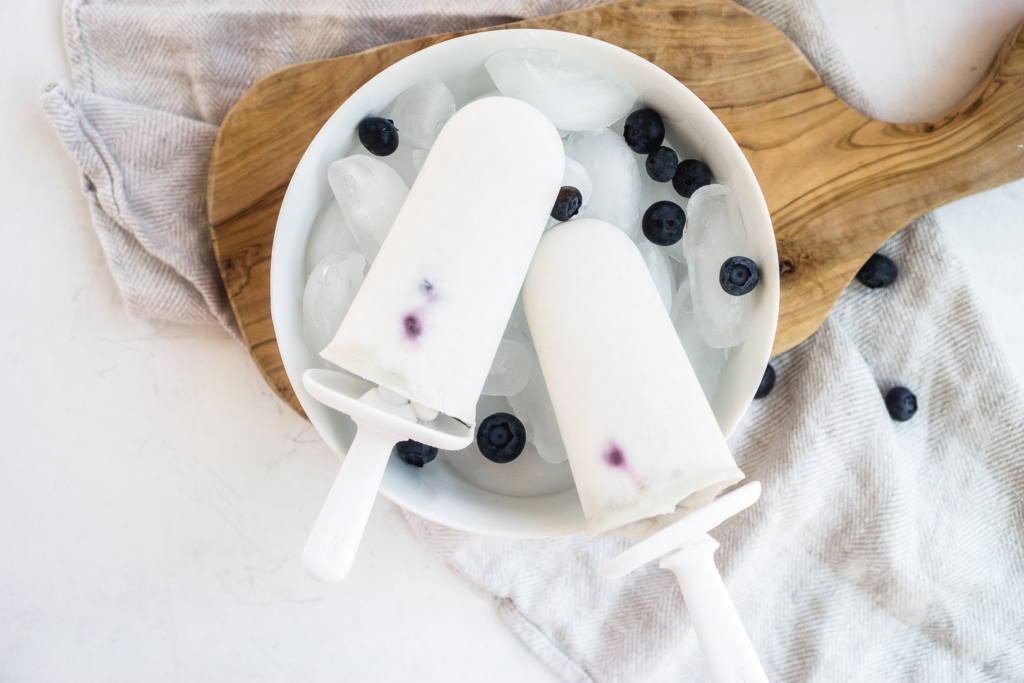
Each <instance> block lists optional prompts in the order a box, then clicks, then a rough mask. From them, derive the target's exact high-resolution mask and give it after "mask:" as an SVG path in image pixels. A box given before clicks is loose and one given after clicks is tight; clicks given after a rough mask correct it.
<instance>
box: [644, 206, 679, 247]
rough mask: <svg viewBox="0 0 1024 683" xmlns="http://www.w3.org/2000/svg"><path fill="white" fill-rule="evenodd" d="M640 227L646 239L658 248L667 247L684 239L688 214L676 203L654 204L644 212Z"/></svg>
mask: <svg viewBox="0 0 1024 683" xmlns="http://www.w3.org/2000/svg"><path fill="white" fill-rule="evenodd" d="M640 227H642V228H643V231H644V237H646V238H647V239H649V240H650V241H651V242H653V243H654V244H657V245H658V246H662V247H667V246H669V245H670V244H675V243H676V242H678V241H679V240H680V239H682V237H683V228H684V227H686V214H685V213H683V207H681V206H679V205H678V204H676V203H675V202H669V201H661V202H654V203H653V204H651V205H650V206H649V207H647V210H646V211H644V217H643V220H642V221H641V223H640Z"/></svg>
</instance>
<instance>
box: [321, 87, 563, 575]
mask: <svg viewBox="0 0 1024 683" xmlns="http://www.w3.org/2000/svg"><path fill="white" fill-rule="evenodd" d="M564 160H565V153H564V151H563V149H562V140H561V138H559V136H558V132H557V131H556V130H555V127H554V126H553V125H552V124H551V122H550V121H548V119H547V118H546V117H545V116H544V115H543V114H541V113H540V112H539V111H538V110H537V109H535V108H534V107H532V106H531V105H529V104H526V103H525V102H520V101H518V100H513V99H508V98H504V97H491V98H487V99H484V100H479V101H477V102H473V103H471V104H469V105H467V106H466V107H465V108H463V109H462V110H461V111H459V112H458V113H456V114H455V115H454V116H453V117H452V118H451V119H450V120H449V121H448V123H447V124H446V125H445V126H444V128H443V129H442V130H441V132H440V134H439V135H438V137H437V141H436V142H435V143H434V146H433V147H432V148H431V150H430V153H429V154H428V155H427V159H426V161H425V162H424V164H423V168H422V169H421V170H420V173H419V175H418V176H417V178H416V182H415V183H414V184H413V186H412V189H411V190H410V191H409V195H408V197H407V198H406V200H405V202H404V204H403V205H402V208H401V210H400V211H399V212H398V215H397V216H396V217H395V221H394V224H393V225H392V227H391V230H390V232H389V233H388V235H387V237H386V238H385V239H384V241H383V243H382V244H381V247H380V251H379V253H378V254H377V258H376V259H375V260H374V262H373V265H372V266H371V267H370V271H369V272H368V273H367V275H366V278H365V280H364V281H363V284H362V286H361V287H360V288H359V291H358V293H357V294H356V296H355V298H354V300H353V301H352V305H351V307H350V308H349V310H348V313H346V315H345V317H344V319H343V321H342V323H341V325H340V327H339V328H338V331H337V333H336V334H335V336H334V339H333V340H332V341H331V343H330V344H328V345H327V346H326V347H325V348H324V350H323V351H322V355H323V357H324V358H326V359H327V360H329V361H332V362H333V363H336V364H337V365H339V366H341V367H342V368H343V369H345V370H348V371H349V372H351V373H353V374H354V375H358V376H359V377H361V378H363V380H369V382H365V381H362V380H360V379H357V378H356V377H352V376H351V375H347V374H343V373H339V372H332V371H330V370H320V369H310V370H307V371H306V372H305V373H304V374H303V378H302V380H303V386H304V387H305V389H306V390H307V391H308V392H309V393H310V394H311V395H312V396H313V397H315V398H316V399H317V400H319V401H320V402H322V403H324V404H325V405H328V406H330V407H332V408H334V409H336V410H339V411H341V412H344V413H346V414H347V415H349V416H350V417H351V418H352V419H353V420H354V421H355V423H356V435H355V439H354V440H353V442H352V445H351V446H350V447H349V449H348V452H347V454H346V455H345V460H344V461H343V462H342V466H341V470H340V471H339V472H338V477H337V479H336V481H335V482H334V485H333V486H332V488H331V491H330V493H329V494H328V496H327V500H326V501H325V503H324V506H323V509H322V510H321V512H320V515H319V516H318V517H317V520H316V523H315V524H314V525H313V529H312V531H311V532H310V536H309V540H308V541H307V542H306V546H305V549H304V550H303V554H302V564H303V568H304V569H305V570H306V572H307V573H308V574H309V575H310V576H313V577H314V578H317V579H319V580H321V581H340V580H341V579H342V578H344V577H345V576H346V575H347V574H348V571H349V569H350V567H351V566H352V561H353V558H354V556H355V552H356V549H357V548H358V545H359V541H360V539H361V538H362V533H363V529H364V528H365V526H366V520H367V518H368V517H369V514H370V508H371V507H372V505H373V500H374V497H375V495H376V492H377V488H378V487H379V486H380V481H381V478H382V477H383V476H384V470H385V469H386V466H387V463H388V458H389V456H390V454H391V450H392V448H393V447H394V445H395V444H396V443H398V442H399V441H404V440H406V439H412V440H414V441H418V442H420V443H424V444H427V445H429V446H434V447H436V448H444V449H460V448H464V447H465V446H466V445H467V444H469V443H470V441H471V439H472V433H473V432H472V427H473V423H474V422H475V413H476V403H477V399H478V398H479V397H480V391H481V389H482V388H483V385H484V382H485V381H486V379H487V374H488V371H489V370H490V366H491V362H492V360H493V358H494V354H495V352H496V350H497V348H498V344H499V343H500V342H501V337H502V334H503V332H504V331H505V327H506V324H507V322H508V319H509V316H510V315H511V313H512V308H513V306H514V305H515V302H516V298H517V297H518V295H519V289H520V287H521V286H522V283H523V278H524V277H525V276H526V271H527V269H528V268H529V266H530V259H531V258H532V257H533V252H534V251H535V250H536V248H537V243H538V241H539V240H540V236H541V233H542V232H543V231H544V227H545V225H546V223H547V218H548V215H549V213H550V212H551V207H552V206H553V205H554V203H555V197H556V196H557V194H558V190H559V188H560V186H561V181H562V174H563V166H564ZM329 175H330V174H329ZM374 385H377V386H374ZM439 413H441V414H439Z"/></svg>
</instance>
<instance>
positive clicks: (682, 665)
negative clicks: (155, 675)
mask: <svg viewBox="0 0 1024 683" xmlns="http://www.w3.org/2000/svg"><path fill="white" fill-rule="evenodd" d="M589 4H596V3H595V2H594V1H593V0H579V1H574V0H550V1H547V2H539V3H538V2H530V1H529V0H523V2H515V1H512V0H487V2H483V3H480V2H471V1H470V0H457V1H454V2H452V1H447V2H443V3H442V2H440V1H438V2H413V1H409V0H404V1H402V0H384V1H381V2H370V1H367V2H358V3H347V4H345V5H344V6H340V5H339V4H338V3H335V2H320V3H317V2H312V1H306V2H301V1H299V0H290V1H279V2H270V1H269V0H264V1H261V2H239V1H224V0H220V1H217V0H214V1H212V2H208V1H204V0H191V1H182V2H167V1H166V0H163V1H161V0H119V1H117V2H114V1H111V0H107V1H96V2H87V1H86V0H67V2H66V4H65V33H66V36H65V37H66V41H67V45H68V51H69V55H70V58H71V62H72V70H73V75H74V80H75V85H76V88H75V89H73V88H72V87H71V86H70V85H68V84H66V83H59V84H51V85H48V86H46V87H45V88H44V92H43V97H42V101H43V105H44V107H45V109H46V111H47V113H48V115H49V116H50V118H51V120H52V121H53V123H54V126H55V127H56V129H57V131H58V133H59V134H60V136H61V139H62V140H63V141H64V144H65V146H66V147H67V149H68V151H69V152H70V153H71V155H72V156H73V157H74V158H75V160H76V161H77V162H78V163H79V165H80V166H81V168H82V171H83V189H84V191H85V193H86V195H87V197H88V198H89V201H90V203H91V206H92V213H93V220H94V224H95V226H96V230H97V232H98V233H99V235H100V239H101V242H102V244H103V247H104V250H105V251H106V253H107V257H108V262H109V264H110V267H111V270H112V271H113V273H114V275H115V278H116V279H117V281H118V284H119V286H120V287H121V291H122V294H123V296H124V299H125V303H126V306H127V308H128V311H129V313H130V314H132V315H138V316H146V317H160V318H166V319H172V320H179V321H187V322H220V323H221V324H222V325H224V326H225V327H226V328H228V329H229V330H233V329H234V326H233V322H232V319H231V313H230V309H229V307H228V306H227V302H226V299H225V297H224V293H223V290H222V288H221V286H220V281H219V278H218V276H217V273H216V267H215V264H214V263H213V258H212V251H211V248H210V244H209V240H208V238H207V233H206V222H205V215H204V211H205V207H204V197H205V177H206V168H207V164H208V162H209V153H210V148H211V145H212V142H213V139H214V136H215V134H216V124H217V123H218V122H219V121H220V119H221V118H222V117H223V115H224V113H225V112H226V111H227V109H228V108H229V107H230V105H231V103H233V102H234V101H235V100H236V99H237V98H238V96H239V95H241V93H242V92H243V91H244V90H245V89H246V88H247V87H248V86H249V85H251V83H252V82H253V81H254V80H255V79H256V78H258V77H259V76H260V75H262V74H264V73H266V72H268V71H270V70H272V69H274V68H277V67H280V66H283V65H286V64H289V63H292V62H296V61H301V60H306V59H317V58H323V57H329V56H334V55H339V54H345V53H348V52H352V51H356V50H360V49H364V48H367V47H371V46H373V45H376V44H380V43H383V42H387V41H391V40H399V39H402V38H408V37H412V36H415V35H422V34H427V33H434V32H439V31H445V30H454V29H459V28H467V27H471V26H478V25H485V24H494V23H498V22H502V21H508V20H512V19H518V18H524V17H527V16H534V15H539V14H546V13H551V12H556V11H561V10H565V9H571V8H573V7H576V6H583V5H589ZM741 4H744V5H745V6H747V7H749V8H750V9H752V10H754V11H756V12H758V13H760V14H761V15H762V16H765V17H766V18H768V19H769V20H770V21H772V22H773V23H775V24H776V25H777V26H779V27H780V28H781V29H782V30H783V31H785V32H786V33H787V34H788V35H789V36H790V37H791V38H793V39H794V41H795V42H796V43H797V44H798V45H800V47H801V48H802V49H803V50H804V52H805V53H806V54H807V55H808V57H809V58H810V59H811V61H812V62H813V63H814V65H815V67H816V68H817V69H818V71H819V72H820V73H822V75H823V77H824V78H825V80H826V82H827V83H828V84H829V85H830V86H831V87H832V88H833V89H834V90H835V91H836V92H837V93H838V94H840V95H841V96H843V97H844V98H845V99H846V100H847V101H849V102H851V104H853V105H855V106H857V107H858V108H860V109H862V110H865V111H868V110H869V105H868V103H867V102H866V101H865V100H864V98H863V97H862V96H861V95H860V93H859V90H858V89H857V86H856V83H855V81H854V79H853V78H852V77H851V75H850V72H849V70H848V69H847V68H846V66H845V64H844V62H843V60H842V58H841V55H840V54H839V53H838V51H837V50H836V48H835V45H834V43H833V42H832V41H831V39H830V38H829V36H828V34H827V32H826V31H825V29H824V26H823V24H822V22H821V19H820V16H819V15H818V14H817V11H816V10H815V8H814V6H813V5H812V4H811V3H810V2H809V0H779V1H778V2H768V1H767V0H747V1H745V2H741ZM883 251H884V252H885V253H887V254H888V255H890V256H891V257H892V258H894V259H895V260H896V261H897V262H898V263H899V265H900V269H901V271H900V278H899V280H897V282H896V284H895V285H893V286H892V287H890V288H888V289H885V290H877V291H876V290H868V289H866V288H864V287H862V286H860V285H859V284H857V283H854V284H853V285H851V287H850V288H849V290H848V291H847V292H846V293H845V294H844V295H843V297H842V299H841V300H840V302H839V304H838V305H837V307H836V309H835V311H834V312H833V314H832V316H831V317H830V318H829V320H828V321H827V322H826V324H825V326H824V327H823V328H822V329H821V330H820V331H819V332H818V333H817V334H815V335H814V337H812V338H811V339H810V340H809V341H807V342H805V343H804V344H802V345H801V346H799V347H798V348H796V349H794V350H793V351H790V352H788V353H786V354H783V355H782V356H780V357H779V358H776V359H775V360H774V364H775V366H776V369H777V370H778V374H779V381H778V385H777V386H776V388H775V391H774V392H773V393H772V395H771V396H769V397H768V398H767V399H765V400H763V401H758V402H755V404H754V405H753V406H752V408H751V410H750V411H749V413H748V415H747V416H746V418H745V419H744V421H743V423H742V424H741V426H740V428H739V429H738V430H737V432H736V434H735V435H734V436H733V438H732V440H731V445H732V447H733V449H734V452H735V453H736V457H737V461H738V463H739V464H740V466H741V467H742V468H743V469H744V471H745V472H746V473H747V474H748V476H749V477H750V478H752V479H760V480H761V481H762V482H763V483H764V485H765V493H764V495H763V498H762V500H761V501H760V502H759V503H758V505H757V506H755V507H754V508H752V509H751V510H749V511H748V512H746V513H744V514H742V515H740V516H738V517H736V518H734V519H732V520H730V521H729V522H727V523H726V524H725V525H723V526H722V527H720V528H719V529H718V530H717V531H716V532H714V535H715V536H716V538H717V539H718V540H719V541H720V542H721V544H722V548H721V550H720V551H719V552H718V555H717V560H718V563H719V566H720V567H721V569H722V572H723V576H724V578H725V581H726V584H727V586H728V587H729V590H730V593H731V594H732V596H733V600H734V601H735V603H736V606H737V609H738V610H739V612H740V615H741V617H742V618H743V620H744V622H745V623H746V625H747V627H748V630H749V632H750V635H751V638H752V640H753V641H754V645H755V647H756V648H757V649H758V651H759V652H760V653H761V656H762V658H763V661H764V664H765V668H766V669H767V671H768V674H769V676H770V677H771V679H772V680H775V681H809V680H813V681H854V680H856V681H869V680H870V681H873V680H885V681H895V680H905V681H997V680H998V681H1021V680H1024V627H1022V624H1024V544H1022V535H1024V473H1022V467H1024V426H1022V422H1021V416H1022V414H1024V412H1022V408H1024V405H1022V394H1021V390H1020V387H1019V385H1018V383H1017V381H1016V379H1015V378H1014V376H1013V373H1012V371H1011V370H1010V368H1009V366H1008V364H1007V362H1006V360H1005V359H1004V358H1003V357H1002V356H1001V355H1000V352H999V351H998V350H997V348H996V346H995V344H994V342H993V340H992V337H991V334H990V332H989V330H988V328H987V327H986V324H985V322H984V320H983V319H982V318H981V316H980V314H979V308H978V305H977V302H976V301H975V299H974V296H973V294H972V293H971V290H970V286H969V284H968V283H967V280H966V276H965V273H964V271H963V269H962V267H961V266H960V264H959V263H958V262H957V260H956V259H955V258H954V257H953V256H952V252H951V249H950V248H949V246H948V245H947V244H946V242H945V240H944V238H943V236H942V234H941V232H940V231H939V230H938V228H937V227H936V226H935V224H934V222H933V221H932V220H931V218H930V217H925V218H923V219H921V220H919V221H917V222H915V223H914V224H912V225H911V226H908V227H907V228H906V229H904V230H903V231H902V232H901V233H900V234H899V235H898V236H897V237H895V238H893V240H891V241H890V242H889V243H888V244H887V245H886V246H885V247H884V249H883ZM895 384H904V385H906V386H909V387H911V388H912V389H913V390H914V391H915V393H916V394H917V396H918V398H919V400H920V403H921V409H920V412H919V414H918V415H917V416H916V417H915V418H914V419H913V420H911V421H910V422H907V423H894V422H893V421H892V420H891V419H890V418H889V416H888V414H887V413H886V411H885V407H884V404H883V401H882V395H883V392H884V391H885V390H887V389H888V388H889V387H891V386H893V385H895ZM407 517H408V518H409V522H410V524H411V525H412V527H413V529H414V531H415V532H416V533H417V535H418V536H419V537H420V538H421V539H422V540H423V542H424V543H425V544H426V545H428V546H429V547H431V548H433V549H434V550H435V551H436V552H437V553H439V554H440V555H441V556H442V557H444V558H445V559H446V560H447V561H448V562H449V564H450V565H451V566H452V567H453V569H454V570H455V571H456V572H458V573H459V574H460V575H462V576H463V577H465V578H466V579H467V580H468V581H470V582H471V583H473V584H475V585H477V586H479V587H480V588H481V589H483V590H484V591H486V592H487V593H489V594H491V595H492V596H494V599H495V601H496V604H497V606H498V609H499V610H500V612H501V614H502V616H503V617H504V618H505V619H506V621H507V622H508V623H509V625H510V626H511V627H512V629H513V630H514V631H515V632H516V633H517V634H518V635H519V636H520V637H521V638H522V639H523V640H524V641H525V642H526V643H527V645H528V646H529V647H530V648H531V649H532V650H533V651H534V652H536V653H537V655H538V656H539V657H540V658H541V659H543V660H544V661H545V662H547V663H548V664H549V665H550V666H551V667H552V669H553V670H554V671H556V672H557V673H558V674H559V675H560V676H561V677H562V678H563V679H564V680H566V681H595V682H600V683H612V682H615V681H652V682H657V681H670V680H671V681H678V680H696V681H699V680H706V679H707V675H706V673H705V669H704V666H703V663H702V661H701V657H700V653H699V649H698V646H697V642H696V639H695V637H694V634H693V631H692V629H691V628H690V627H689V623H688V618H687V615H686V611H685V608H684V607H683V605H682V601H681V599H680V598H679V596H678V591H677V589H676V588H675V586H674V578H673V576H672V575H671V574H670V573H668V572H665V571H662V570H660V569H657V568H656V567H654V566H651V567H648V568H645V569H643V570H640V571H638V572H635V573H634V574H632V575H630V576H628V577H626V578H623V579H620V580H619V581H615V582H609V581H604V580H602V579H599V578H597V576H596V575H595V574H594V572H593V570H594V568H595V567H596V566H598V565H599V564H600V563H601V562H603V561H605V560H606V559H608V558H610V557H611V556H613V555H614V554H615V553H617V552H619V551H621V550H622V549H623V548H625V547H626V546H627V545H628V543H629V541H623V540H602V541H596V542H594V543H590V544H586V543H585V542H584V541H583V539H582V536H575V537H570V538H561V539H551V540H543V541H506V540H499V539H489V538H483V537H479V536H473V535H470V534H464V533H461V532H457V531H453V530H451V529H447V528H444V527H441V526H438V525H436V524H432V523H430V522H427V521H425V520H422V519H419V518H416V517H414V516H412V515H407Z"/></svg>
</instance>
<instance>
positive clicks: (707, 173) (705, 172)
mask: <svg viewBox="0 0 1024 683" xmlns="http://www.w3.org/2000/svg"><path fill="white" fill-rule="evenodd" d="M710 184H711V169H710V168H708V165H707V164H705V163H704V162H703V161H697V160H696V159H684V160H683V161H680V162H679V166H677V167H676V174H675V175H674V176H673V177H672V187H674V188H676V192H678V193H679V194H681V195H682V196H684V197H687V198H689V197H692V196H693V193H694V192H696V191H697V190H699V189H700V188H702V187H704V186H705V185H710Z"/></svg>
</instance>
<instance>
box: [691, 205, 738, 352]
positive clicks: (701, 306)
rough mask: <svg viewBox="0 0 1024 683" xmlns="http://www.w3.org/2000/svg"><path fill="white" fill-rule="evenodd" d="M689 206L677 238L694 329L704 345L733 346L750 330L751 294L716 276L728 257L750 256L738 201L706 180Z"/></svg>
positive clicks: (721, 347)
mask: <svg viewBox="0 0 1024 683" xmlns="http://www.w3.org/2000/svg"><path fill="white" fill-rule="evenodd" d="M688 208H689V209H690V210H689V212H688V213H687V217H686V229H685V230H684V231H683V239H682V242H683V243H684V244H683V250H684V252H685V253H686V266H687V270H688V271H689V273H690V296H691V297H692V298H693V309H694V312H695V314H696V318H697V329H698V330H699V331H700V335H701V336H702V337H703V338H704V341H706V342H707V343H708V345H709V346H713V347H715V348H717V349H725V348H729V347H732V346H737V345H738V344H742V343H743V341H744V340H745V339H746V338H747V333H748V332H750V317H751V295H750V294H746V295H744V296H733V295H731V294H727V293H726V292H725V290H724V289H722V285H721V284H720V282H719V280H718V276H719V272H720V271H721V269H722V264H723V263H725V261H726V259H728V258H729V257H730V256H746V257H748V258H749V257H751V256H752V253H751V250H750V244H749V243H748V242H747V233H746V231H745V230H744V228H743V219H742V218H741V216H740V208H739V204H737V202H736V196H735V195H734V194H733V193H732V190H730V189H729V188H728V187H726V186H725V185H707V186H705V187H702V188H700V189H699V190H697V191H696V192H694V193H693V196H692V197H691V198H690V203H689V205H688Z"/></svg>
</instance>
